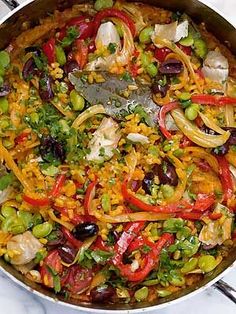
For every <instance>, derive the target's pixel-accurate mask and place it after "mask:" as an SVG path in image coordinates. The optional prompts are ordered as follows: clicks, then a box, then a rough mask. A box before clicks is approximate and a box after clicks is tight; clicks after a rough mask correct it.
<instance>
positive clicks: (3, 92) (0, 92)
mask: <svg viewBox="0 0 236 314" xmlns="http://www.w3.org/2000/svg"><path fill="white" fill-rule="evenodd" d="M10 91H11V88H10V86H9V85H8V84H7V83H3V85H2V86H0V97H3V96H7V95H8V94H9V93H10Z"/></svg>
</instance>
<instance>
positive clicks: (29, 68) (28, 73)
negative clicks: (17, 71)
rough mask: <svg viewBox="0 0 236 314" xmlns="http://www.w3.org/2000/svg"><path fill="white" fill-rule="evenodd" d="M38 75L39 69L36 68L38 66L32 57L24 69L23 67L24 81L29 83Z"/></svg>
mask: <svg viewBox="0 0 236 314" xmlns="http://www.w3.org/2000/svg"><path fill="white" fill-rule="evenodd" d="M37 73H38V69H37V67H36V64H35V62H34V59H33V57H31V58H29V59H28V60H27V61H26V62H25V64H24V67H23V70H22V76H23V79H24V80H25V81H29V80H31V79H32V77H33V76H34V75H36V74H37Z"/></svg>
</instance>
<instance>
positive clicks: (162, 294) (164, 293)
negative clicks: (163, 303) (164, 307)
mask: <svg viewBox="0 0 236 314" xmlns="http://www.w3.org/2000/svg"><path fill="white" fill-rule="evenodd" d="M171 293H172V292H171V291H169V290H157V294H158V296H159V297H160V298H165V297H168V296H169V295H171Z"/></svg>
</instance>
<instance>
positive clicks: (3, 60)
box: [0, 50, 10, 68]
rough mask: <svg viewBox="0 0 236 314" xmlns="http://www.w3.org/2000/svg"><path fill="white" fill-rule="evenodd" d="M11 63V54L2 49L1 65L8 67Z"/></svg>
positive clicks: (0, 55) (0, 53) (0, 52)
mask: <svg viewBox="0 0 236 314" xmlns="http://www.w3.org/2000/svg"><path fill="white" fill-rule="evenodd" d="M9 63H10V56H9V54H8V53H7V52H6V51H5V50H2V51H0V65H1V66H2V67H3V68H6V67H8V65H9Z"/></svg>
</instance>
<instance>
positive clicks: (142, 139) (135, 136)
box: [127, 133, 149, 144]
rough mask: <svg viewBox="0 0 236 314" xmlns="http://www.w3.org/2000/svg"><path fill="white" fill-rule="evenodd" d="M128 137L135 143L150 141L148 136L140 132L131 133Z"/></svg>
mask: <svg viewBox="0 0 236 314" xmlns="http://www.w3.org/2000/svg"><path fill="white" fill-rule="evenodd" d="M127 139H128V140H130V141H131V142H134V143H140V144H148V143H149V139H148V137H147V136H145V135H142V134H139V133H129V134H128V135H127Z"/></svg>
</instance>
